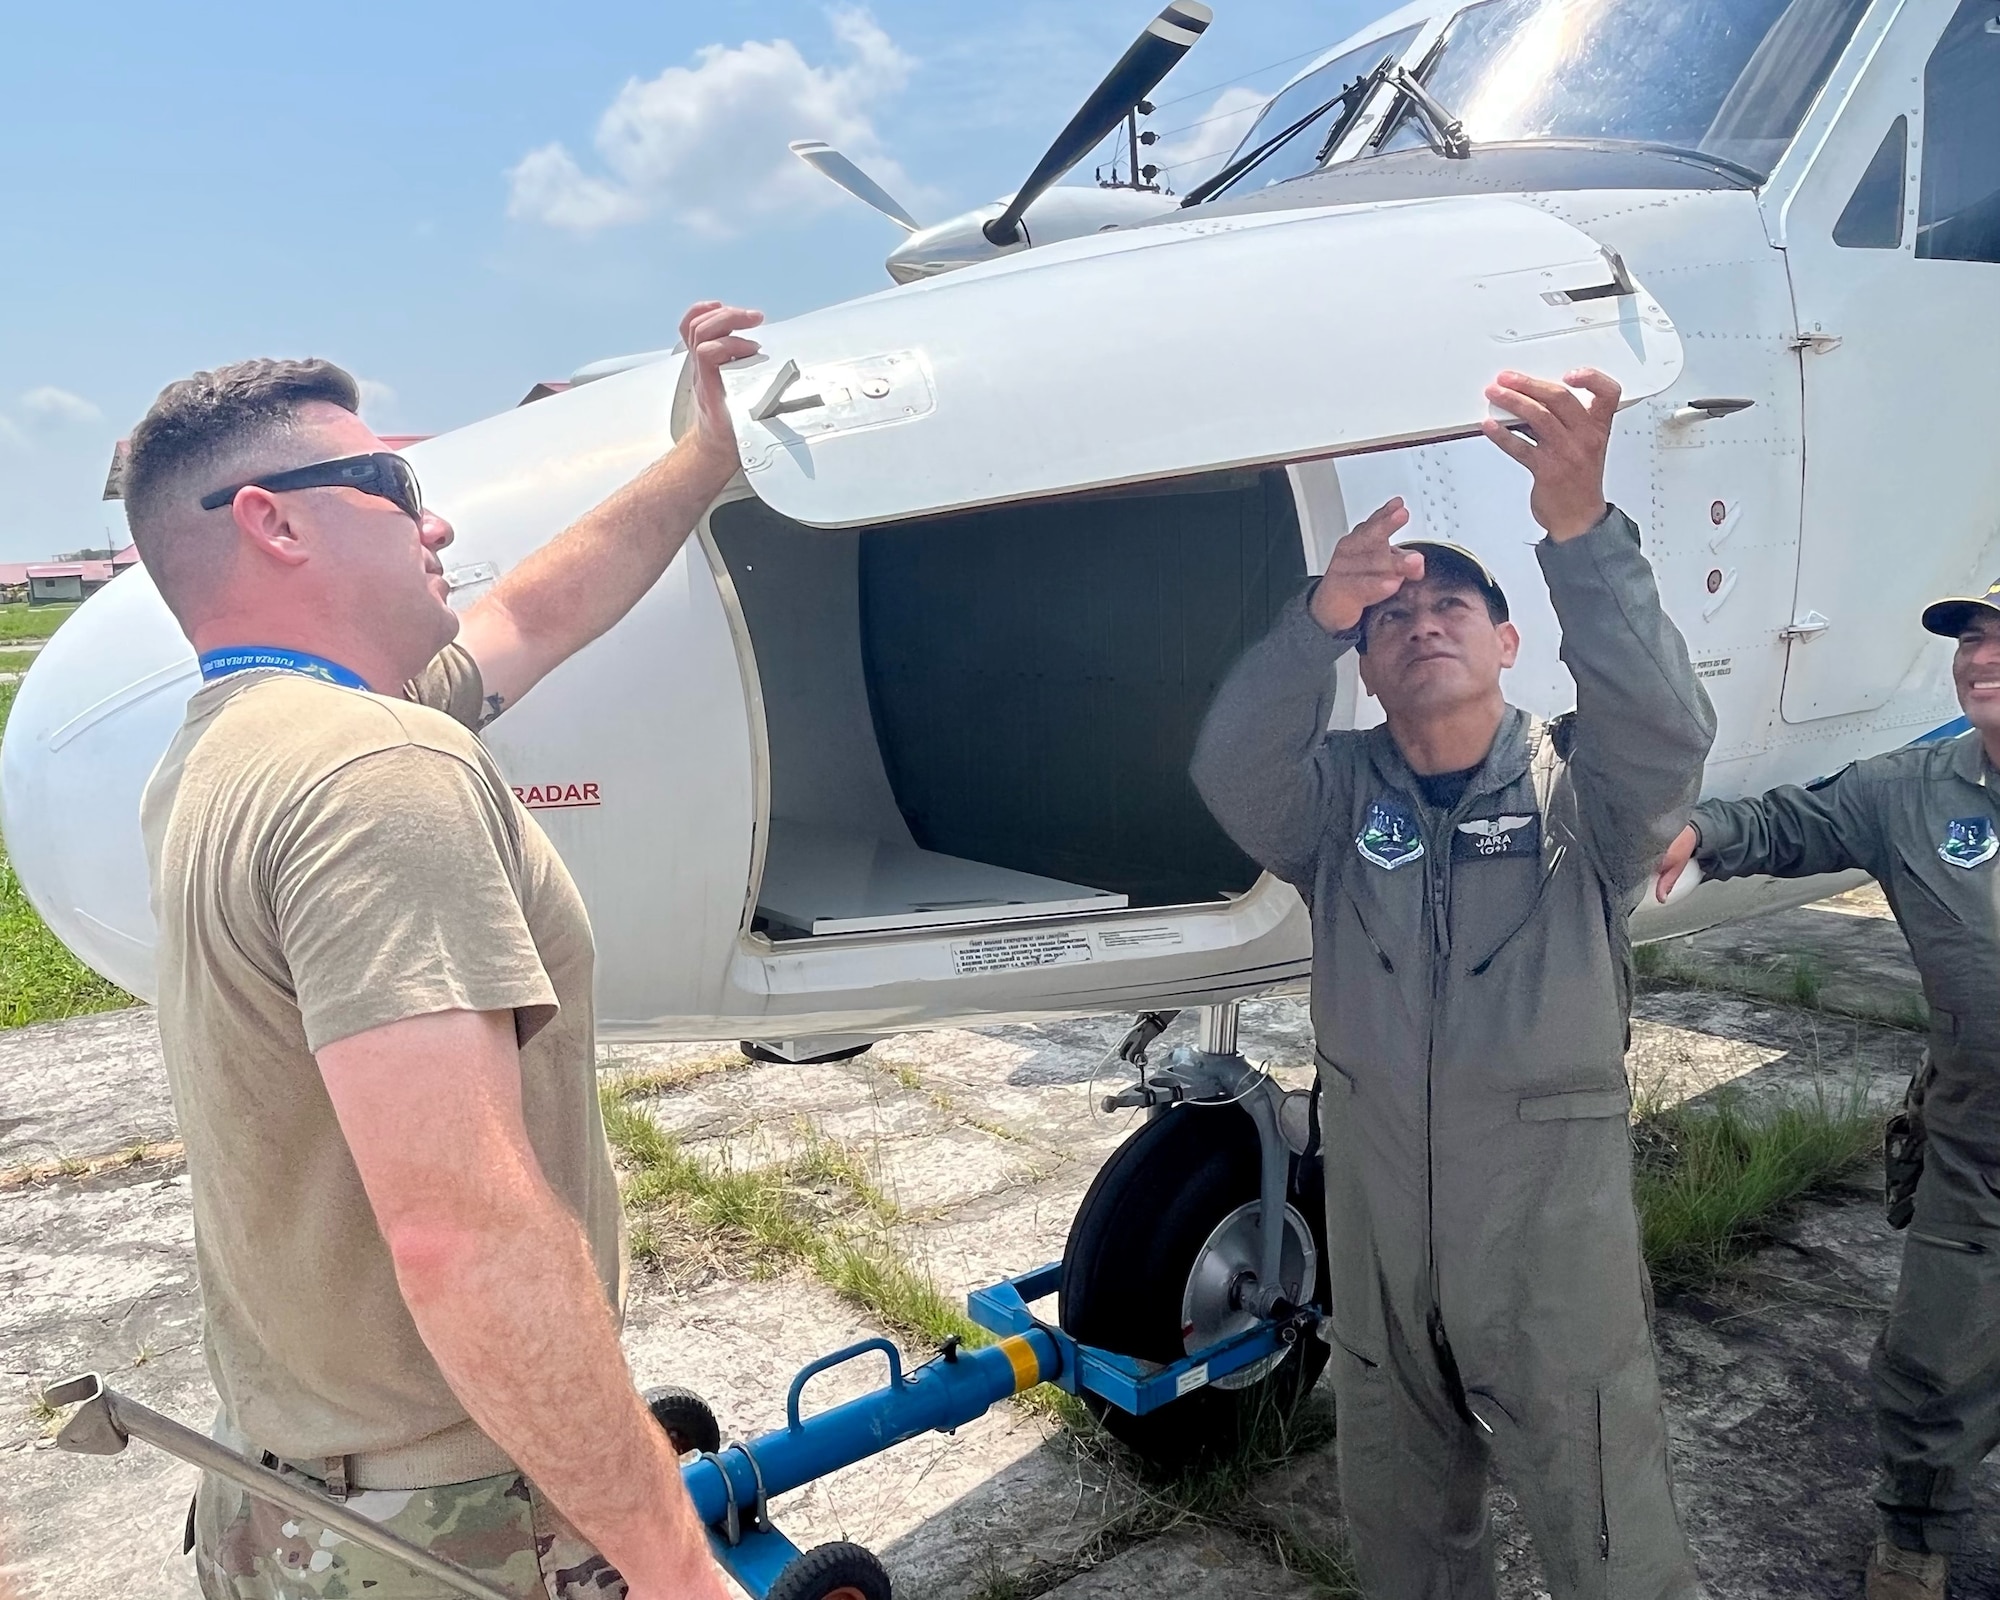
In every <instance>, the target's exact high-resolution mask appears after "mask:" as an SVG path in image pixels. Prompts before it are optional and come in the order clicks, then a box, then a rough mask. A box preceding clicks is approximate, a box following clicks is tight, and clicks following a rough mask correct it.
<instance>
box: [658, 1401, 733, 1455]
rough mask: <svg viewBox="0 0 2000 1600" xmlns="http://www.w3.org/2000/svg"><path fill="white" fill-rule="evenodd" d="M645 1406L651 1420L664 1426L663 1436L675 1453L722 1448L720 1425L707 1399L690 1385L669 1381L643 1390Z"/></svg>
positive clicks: (711, 1452)
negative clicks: (681, 1387) (664, 1434)
mask: <svg viewBox="0 0 2000 1600" xmlns="http://www.w3.org/2000/svg"><path fill="white" fill-rule="evenodd" d="M646 1409H647V1410H648V1411H650V1412H652V1413H653V1420H654V1421H655V1422H657V1423H658V1424H659V1425H660V1426H661V1427H662V1428H664V1429H666V1430H667V1439H668V1440H669V1442H670V1443H672V1445H673V1447H674V1451H675V1453H676V1454H677V1455H686V1454H687V1453H688V1452H689V1451H690V1450H699V1451H701V1452H702V1453H703V1454H704V1455H712V1454H713V1453H714V1452H716V1451H717V1450H720V1449H721V1448H722V1425H721V1424H720V1423H719V1422H717V1421H716V1420H715V1413H714V1412H713V1411H711V1410H710V1409H709V1405H708V1402H707V1401H706V1400H704V1399H702V1397H701V1396H700V1395H698V1394H696V1393H695V1392H694V1390H692V1389H679V1388H675V1387H673V1386H671V1385H669V1386H667V1387H665V1388H660V1389H648V1390H647V1391H646Z"/></svg>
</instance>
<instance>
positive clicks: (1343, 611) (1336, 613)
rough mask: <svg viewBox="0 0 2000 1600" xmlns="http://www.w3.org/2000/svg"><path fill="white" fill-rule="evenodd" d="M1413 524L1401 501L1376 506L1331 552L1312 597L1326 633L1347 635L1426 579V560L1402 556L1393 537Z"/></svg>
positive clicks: (1411, 554) (1414, 554)
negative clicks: (1369, 613)
mask: <svg viewBox="0 0 2000 1600" xmlns="http://www.w3.org/2000/svg"><path fill="white" fill-rule="evenodd" d="M1409 520H1410V513H1409V511H1408V509H1407V508H1406V507H1405V506H1404V505H1403V502H1402V498H1401V497H1400V496H1398V497H1397V498H1396V499H1394V500H1391V501H1389V502H1388V503H1387V504H1386V505H1381V506H1377V507H1376V508H1375V510H1373V511H1371V512H1370V513H1369V514H1368V516H1367V517H1366V518H1365V519H1364V520H1363V521H1362V522H1361V523H1360V525H1359V526H1358V527H1356V528H1355V529H1354V530H1353V531H1352V532H1351V533H1349V534H1348V535H1347V536H1346V537H1345V538H1343V539H1342V540H1341V541H1340V543H1339V544H1337V545H1335V546H1334V547H1333V558H1332V559H1331V560H1330V561H1328V562H1327V564H1326V576H1325V578H1323V579H1322V580H1321V581H1320V586H1319V587H1318V588H1317V589H1316V590H1314V591H1313V597H1312V615H1313V621H1315V622H1317V623H1318V624H1319V625H1320V626H1321V627H1322V628H1324V629H1326V631H1327V632H1328V633H1345V632H1346V631H1347V630H1348V629H1350V628H1352V627H1354V626H1355V625H1356V624H1357V623H1359V622H1360V621H1361V613H1362V612H1364V611H1366V610H1367V609H1368V608H1369V607H1370V606H1372V605H1378V604H1380V603H1381V602H1382V601H1384V600H1386V599H1388V598H1389V596H1390V595H1392V594H1394V593H1395V592H1396V591H1397V590H1398V589H1400V588H1402V587H1403V585H1404V584H1406V583H1416V582H1418V581H1419V580H1421V579H1422V577H1423V575H1424V558H1423V555H1422V554H1421V553H1420V552H1418V551H1415V550H1398V549H1397V548H1396V547H1395V546H1394V545H1392V544H1391V543H1389V536H1390V535H1391V534H1393V533H1394V532H1396V530H1397V529H1398V528H1401V527H1402V526H1403V525H1404V524H1405V523H1407V522H1408V521H1409Z"/></svg>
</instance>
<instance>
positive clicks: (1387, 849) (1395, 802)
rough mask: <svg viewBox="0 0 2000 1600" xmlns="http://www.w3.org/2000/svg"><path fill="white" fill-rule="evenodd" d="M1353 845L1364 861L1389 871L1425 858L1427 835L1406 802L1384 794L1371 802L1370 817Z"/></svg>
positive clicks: (1356, 836) (1355, 837)
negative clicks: (1425, 838) (1425, 837)
mask: <svg viewBox="0 0 2000 1600" xmlns="http://www.w3.org/2000/svg"><path fill="white" fill-rule="evenodd" d="M1354 848H1355V850H1356V851H1358V852H1359V853H1360V856H1361V859H1362V860H1363V861H1369V862H1373V863H1374V864H1375V865H1376V866H1378V867H1381V868H1383V869H1384V870H1385V871H1388V872H1394V871H1395V870H1396V869H1397V868H1398V867H1407V866H1408V865H1409V864H1410V863H1411V862H1412V861H1421V860H1423V858H1424V835H1423V830H1422V829H1420V828H1419V827H1418V826H1417V814H1416V813H1415V812H1414V811H1412V810H1411V809H1410V808H1409V805H1408V803H1407V802H1405V801H1403V800H1400V799H1398V798H1397V797H1396V796H1394V795H1384V796H1383V797H1382V798H1381V799H1379V800H1377V801H1376V802H1375V803H1374V804H1373V805H1371V806H1369V808H1368V820H1367V822H1365V823H1364V824H1362V828H1361V831H1360V832H1359V833H1357V834H1356V835H1355V836H1354Z"/></svg>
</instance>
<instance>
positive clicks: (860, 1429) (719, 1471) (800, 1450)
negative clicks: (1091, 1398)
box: [681, 1264, 1315, 1600]
mask: <svg viewBox="0 0 2000 1600" xmlns="http://www.w3.org/2000/svg"><path fill="white" fill-rule="evenodd" d="M1061 1275H1062V1268H1061V1266H1060V1264H1052V1265H1050V1266H1046V1267H1041V1268H1038V1269H1037V1270H1035V1271H1034V1272H1029V1273H1024V1274H1022V1275H1021V1276H1020V1277H1018V1278H1009V1279H1006V1280H1004V1281H1003V1282H1001V1283H998V1284H995V1285H994V1286H993V1287H992V1288H990V1289H978V1290H975V1291H974V1292H973V1293H972V1294H971V1295H970V1296H968V1297H967V1310H968V1311H970V1313H971V1315H972V1319H973V1320H974V1321H975V1322H977V1323H978V1324H979V1325H980V1326H981V1327H984V1328H986V1329H988V1330H989V1331H991V1332H993V1333H996V1334H999V1335H1000V1336H1001V1337H1000V1338H999V1340H998V1342H996V1343H994V1344H990V1345H986V1346H984V1347H982V1348H980V1349H977V1350H967V1349H963V1348H960V1347H958V1346H956V1345H955V1344H954V1345H951V1346H947V1348H946V1349H945V1351H944V1352H943V1353H942V1354H940V1355H939V1356H937V1357H936V1358H935V1359H933V1360H931V1361H927V1362H925V1363H924V1365H922V1366H921V1367H918V1368H916V1369H915V1370H914V1371H911V1372H907V1373H906V1372H905V1371H904V1370H903V1359H902V1356H901V1355H900V1354H898V1352H897V1350H896V1347H895V1346H894V1345H893V1344H891V1343H890V1342H889V1341H888V1340H887V1339H864V1340H863V1341H862V1342H861V1343H859V1344H853V1345H849V1346H848V1347H847V1348H846V1349H844V1350H836V1351H834V1352H833V1354H831V1355H828V1356H822V1357H821V1358H820V1359H819V1360H817V1361H815V1362H813V1363H812V1364H811V1365H810V1366H807V1367H805V1368H803V1369H801V1371H800V1372H799V1375H798V1376H797V1377H795V1378H794V1379H792V1387H791V1392H790V1393H789V1394H788V1395H787V1396H786V1397H785V1426H784V1427H782V1428H774V1429H773V1430H772V1431H771V1432H769V1433H766V1434H764V1435H762V1436H761V1437H759V1438H756V1439H752V1440H751V1441H750V1442H749V1443H748V1444H729V1445H725V1446H724V1447H723V1448H722V1449H721V1450H719V1451H716V1452H715V1453H713V1454H706V1455H703V1456H702V1457H701V1458H700V1459H699V1460H697V1461H691V1462H689V1463H688V1464H687V1465H686V1466H684V1467H683V1468H682V1469H681V1479H682V1481H683V1482H684V1483H685V1484H686V1485H687V1491H688V1497H689V1499H691V1500H692V1501H693V1502H694V1508H695V1512H696V1514H697V1515H698V1516H699V1517H700V1518H701V1520H702V1522H703V1524H704V1525H705V1526H706V1527H707V1529H708V1538H709V1544H710V1547H711V1548H712V1549H713V1550H714V1552H715V1558H716V1560H717V1561H718V1562H720V1563H721V1565H722V1567H723V1569H724V1570H725V1571H726V1572H728V1573H729V1575H730V1576H731V1577H733V1578H734V1579H735V1580H736V1581H737V1582H738V1583H740V1584H742V1585H743V1587H744V1588H745V1589H747V1590H749V1591H750V1593H751V1594H753V1595H756V1596H759V1597H760V1600H761V1597H762V1596H764V1595H766V1594H768V1593H769V1591H770V1588H771V1586H772V1584H774V1583H775V1582H776V1581H777V1579H778V1575H779V1573H781V1572H782V1571H783V1570H784V1569H785V1567H786V1566H787V1565H788V1564H789V1563H790V1562H792V1561H793V1560H795V1559H797V1557H798V1555H799V1550H798V1546H796V1545H794V1544H793V1543H792V1542H791V1541H790V1540H789V1539H787V1538H786V1537H785V1536H784V1535H783V1534H782V1533H780V1532H778V1530H777V1529H776V1528H774V1527H773V1526H772V1525H771V1521H770V1517H769V1515H768V1512H767V1506H766V1502H767V1501H768V1500H769V1499H770V1497H771V1496H773V1495H779V1494H783V1493H785V1492H786V1491H787V1490H791V1489H797V1488H801V1487H803V1486H804V1485H806V1484H808V1483H811V1482H813V1481H814V1480H815V1479H818V1478H823V1477H825V1476H826V1475H827V1474H828V1473H830V1472H836V1471H838V1470H839V1469H840V1468H842V1467H847V1466H852V1465H854V1463H855V1462H857V1461H865V1460H867V1459H868V1458H869V1457H870V1456H873V1455H878V1454H880V1453H881V1452H882V1451H884V1450H887V1449H888V1448H889V1447H890V1446H891V1445H897V1444H901V1443H902V1442H903V1441H904V1440H905V1439H914V1438H915V1437H916V1436H917V1435H918V1434H921V1433H930V1432H932V1431H933V1430H935V1431H938V1432H942V1433H950V1432H952V1431H953V1430H955V1429H957V1428H961V1427H963V1426H965V1424H967V1423H969V1422H973V1421H976V1420H977V1419H978V1418H980V1417H982V1416H984V1415H985V1414H986V1413H987V1411H989V1410H990V1409H991V1408H992V1407H993V1406H994V1405H995V1404H997V1403H998V1402H1000V1401H1002V1400H1005V1399H1008V1398H1010V1397H1011V1396H1013V1395H1017V1394H1019V1393H1021V1392H1022V1391H1023V1390H1026V1389H1032V1388H1034V1387H1035V1385H1037V1384H1040V1383H1054V1384H1056V1385H1058V1386H1059V1387H1061V1388H1064V1389H1067V1390H1069V1391H1070V1392H1071V1393H1072V1394H1078V1393H1090V1394H1095V1395H1099V1396H1101V1397H1102V1398H1103V1399H1105V1400H1108V1401H1110V1402H1111V1404H1113V1405H1115V1406H1118V1407H1119V1408H1121V1409H1122V1410H1126V1411H1130V1412H1134V1413H1144V1412H1147V1411H1152V1410H1154V1409H1156V1408H1157V1407H1159V1406H1163V1405H1167V1404H1169V1403H1171V1402H1172V1401H1174V1400H1177V1399H1179V1398H1181V1396H1183V1395H1187V1394H1191V1393H1193V1392H1194V1391H1195V1390H1197V1389H1200V1388H1203V1387H1205V1386H1207V1385H1208V1384H1210V1383H1213V1382H1214V1381H1215V1380H1216V1379H1218V1378H1223V1377H1227V1376H1228V1375H1229V1374H1230V1373H1232V1372H1235V1371H1238V1370H1239V1369H1241V1368H1243V1367H1247V1366H1249V1365H1251V1364H1252V1363H1253V1362H1257V1361H1261V1360H1263V1359H1264V1358H1265V1357H1267V1356H1270V1355H1272V1354H1274V1353H1276V1352H1277V1351H1279V1350H1281V1349H1284V1348H1285V1347H1286V1346H1288V1345H1289V1344H1290V1343H1292V1342H1293V1341H1295V1340H1296V1339H1297V1338H1298V1337H1299V1336H1300V1334H1301V1332H1302V1331H1303V1330H1305V1329H1309V1328H1310V1326H1311V1324H1312V1322H1313V1321H1314V1320H1315V1318H1314V1315H1313V1313H1311V1312H1309V1311H1308V1312H1304V1313H1301V1314H1300V1315H1299V1316H1298V1317H1295V1318H1293V1319H1291V1320H1290V1321H1288V1322H1283V1323H1279V1322H1273V1321H1268V1320H1266V1321H1262V1322H1259V1323H1257V1324H1256V1325H1255V1326H1254V1327H1251V1328H1248V1329H1246V1330H1245V1331H1244V1332H1242V1333H1240V1334H1236V1335H1234V1336H1233V1337H1231V1338H1228V1339H1225V1340H1223V1341H1221V1342H1220V1343H1218V1344H1215V1345H1211V1346H1210V1347H1209V1348H1208V1349H1206V1350H1199V1351H1196V1352H1195V1353H1194V1354H1193V1355H1190V1356H1188V1357H1186V1358H1185V1359H1184V1360H1181V1361H1176V1362H1173V1363H1172V1364H1170V1365H1168V1366H1160V1365H1158V1364H1157V1363H1153V1362H1146V1361H1139V1360H1135V1359H1134V1358H1132V1357H1130V1356H1121V1355H1115V1354H1113V1353H1112V1352H1110V1351H1108V1350H1099V1349H1096V1348H1095V1347H1093V1346H1090V1345H1080V1344H1078V1343H1077V1342H1076V1341H1075V1340H1074V1339H1071V1338H1070V1337H1069V1336H1068V1335H1067V1334H1065V1333H1063V1332H1062V1331H1061V1330H1060V1329H1059V1328H1054V1327H1051V1326H1049V1325H1048V1324H1046V1323H1044V1322H1041V1321H1038V1320H1037V1319H1036V1318H1035V1316H1034V1314H1033V1312H1032V1311H1030V1310H1029V1307H1030V1306H1031V1305H1032V1304H1033V1302H1035V1301H1037V1300H1040V1299H1043V1298H1045V1297H1046V1296H1048V1295H1051V1294H1054V1293H1055V1291H1056V1286H1057V1282H1058V1280H1059V1279H1060V1277H1061ZM875 1352H880V1353H881V1354H882V1355H883V1356H884V1357H886V1358H887V1360H888V1363H889V1381H888V1383H887V1384H886V1385H884V1386H883V1387H882V1388H880V1389H875V1390H872V1391H870V1392H869V1393H867V1394H865V1395H862V1396H861V1397H860V1398H858V1399H855V1400H850V1401H848V1402H847V1403H846V1404H844V1405H838V1406H834V1407H832V1408H831V1409H829V1410H826V1411H822V1412H819V1413H817V1414H815V1415H813V1416H810V1417H807V1416H804V1415H802V1414H801V1411H800V1401H801V1399H802V1398H803V1396H804V1393H805V1388H806V1385H807V1384H808V1383H809V1382H810V1381H811V1380H812V1379H813V1378H815V1377H817V1376H818V1375H819V1374H820V1373H822V1372H826V1371H829V1370H830V1369H832V1368H834V1367H838V1366H842V1365H844V1364H845V1363H847V1362H849V1361H853V1360H856V1359H857V1358H859V1357H862V1356H866V1355H870V1354H872V1353H875Z"/></svg>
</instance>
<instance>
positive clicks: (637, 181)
mask: <svg viewBox="0 0 2000 1600" xmlns="http://www.w3.org/2000/svg"><path fill="white" fill-rule="evenodd" d="M831 21H832V26H833V31H834V35H835V37H836V38H837V39H838V40H839V41H840V44H841V47H842V55H841V59H840V60H838V61H837V62H834V63H831V64H828V65H823V66H815V65H814V64H812V63H811V62H809V61H807V60H806V58H805V57H804V56H803V55H801V54H800V52H799V48H798V46H797V45H795V44H793V43H792V41H791V40H789V39H773V40H770V41H769V42H759V41H755V40H753V41H750V42H748V43H745V44H741V45H737V46H735V47H733V48H732V47H728V46H724V45H706V46H704V47H703V48H702V49H700V50H698V51H697V52H696V53H695V64H694V65H693V66H689V67H669V68H667V69H666V71H664V72H662V73H661V74H660V75H659V76H658V77H657V78H652V79H648V80H646V81H643V82H642V81H640V80H639V79H637V78H634V79H632V80H631V81H630V82H628V83H627V84H626V85H625V87H624V88H623V89H621V90H619V91H618V94H617V96H616V97H615V98H614V99H613V100H612V102H611V104H610V106H609V107H608V108H606V110H605V112H604V115H603V116H602V117H600V118H599V119H598V124H597V133H596V137H595V144H596V148H597V154H598V156H599V158H600V159H601V160H602V162H603V164H604V167H605V169H606V171H605V174H604V175H602V176H599V175H596V174H593V173H590V172H586V171H585V170H584V168H583V167H582V166H581V165H580V164H579V163H578V162H577V160H576V158H575V157H574V156H572V155H571V154H570V153H569V151H568V149H567V148H565V147H564V146H563V145H561V144H548V145H543V146H542V147H541V148H540V149H537V150H531V151H529V152H528V154H527V155H526V156H524V157H523V158H522V159H521V161H520V163H519V165H517V166H515V167H514V168H513V169H512V170H511V171H510V172H509V173H508V174H507V178H508V199H507V214H508V215H509V216H511V217H514V218H516V219H518V220H522V221H528V222H540V223H545V224H547V225H548V226H550V227H555V228H565V229H568V230H570V231H572V232H575V233H592V232H595V231H597V230H598V229H600V228H607V227H612V226H614V225H617V224H620V223H627V222H636V221H639V220H640V219H642V218H645V217H648V216H652V215H654V214H665V215H667V216H670V217H673V218H674V219H676V220H677V221H679V222H681V223H683V224H685V225H687V226H688V227H690V228H693V229H695V230H696V231H698V232H701V233H706V234H709V235H711V236H726V235H729V234H733V233H736V232H738V231H740V230H741V229H742V227H743V226H744V224H745V223H746V222H749V221H752V220H761V219H764V218H768V217H772V216H778V215H786V214H794V215H795V214H798V213H802V212H807V211H818V210H821V209H823V208H825V207H827V206H830V205H837V204H841V203H844V202H843V201H842V199H841V195H840V191H839V190H837V189H836V188H834V186H833V185H832V184H830V183H828V182H827V181H826V180H825V179H823V178H821V177H820V176H819V175H818V174H816V173H814V172H813V171H812V170H811V169H810V168H808V167H807V166H806V165H805V164H804V163H803V162H801V161H799V160H798V158H797V157H795V156H794V155H792V153H791V152H790V151H789V150H788V149H786V145H787V143H788V142H789V141H791V140H793V139H804V138H812V139H824V140H826V141H827V142H828V143H829V144H832V145H834V146H836V147H838V148H839V149H840V150H841V151H843V152H844V153H845V154H847V155H848V156H851V157H853V158H854V159H855V160H857V161H860V162H862V163H863V164H864V165H865V166H867V167H868V169H869V171H870V172H872V173H874V174H875V175H876V177H877V178H878V179H879V180H880V181H881V182H882V183H883V184H884V185H885V186H886V187H888V188H889V189H890V190H891V192H896V190H897V186H898V184H902V185H904V186H905V187H907V179H905V178H904V175H903V173H902V172H901V170H900V169H899V168H897V167H896V165H895V164H894V163H893V162H890V161H887V160H885V159H884V157H883V154H882V148H881V142H880V140H879V139H878V138H877V137H876V134H875V126H874V122H873V120H872V116H871V113H872V112H873V110H874V109H875V107H876V106H877V105H879V104H880V102H881V101H882V100H883V99H884V98H886V97H887V96H889V95H892V94H894V93H895V92H896V91H897V90H899V89H901V88H902V86H903V85H904V83H905V82H906V81H908V78H909V74H910V69H911V66H912V65H913V63H912V62H911V60H910V58H909V57H908V56H907V55H905V54H904V53H903V52H902V51H901V50H900V49H898V48H897V46H896V44H895V41H894V40H892V39H891V38H890V37H889V36H888V34H886V33H884V32H883V31H882V29H881V27H880V26H879V25H878V24H877V23H876V22H875V19H874V18H873V17H871V16H870V15H869V14H868V13H867V12H866V11H860V10H845V11H836V12H834V13H833V14H832V18H831Z"/></svg>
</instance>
